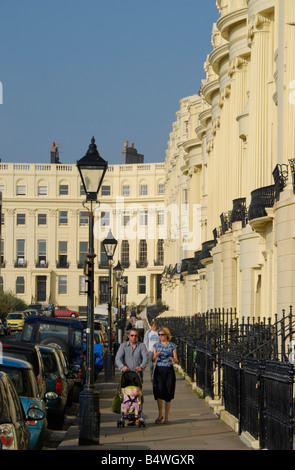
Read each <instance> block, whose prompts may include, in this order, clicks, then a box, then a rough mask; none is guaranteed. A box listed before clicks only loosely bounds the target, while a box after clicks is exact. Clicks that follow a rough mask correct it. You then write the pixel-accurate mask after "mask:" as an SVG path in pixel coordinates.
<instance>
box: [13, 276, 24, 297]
mask: <svg viewBox="0 0 295 470" xmlns="http://www.w3.org/2000/svg"><path fill="white" fill-rule="evenodd" d="M15 291H16V293H17V294H24V293H25V278H24V277H22V276H18V277H17V278H16V285H15Z"/></svg>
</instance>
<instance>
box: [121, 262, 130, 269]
mask: <svg viewBox="0 0 295 470" xmlns="http://www.w3.org/2000/svg"><path fill="white" fill-rule="evenodd" d="M121 266H122V268H124V269H127V268H129V266H130V261H121Z"/></svg>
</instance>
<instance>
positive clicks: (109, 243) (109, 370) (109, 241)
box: [103, 230, 118, 382]
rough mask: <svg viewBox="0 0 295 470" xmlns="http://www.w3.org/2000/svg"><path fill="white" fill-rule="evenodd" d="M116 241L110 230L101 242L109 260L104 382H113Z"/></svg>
mask: <svg viewBox="0 0 295 470" xmlns="http://www.w3.org/2000/svg"><path fill="white" fill-rule="evenodd" d="M117 244H118V242H117V240H116V239H115V238H114V237H113V235H112V232H111V230H110V231H109V233H108V236H107V238H106V239H105V240H104V241H103V246H104V249H105V252H106V255H107V258H108V260H109V301H108V350H107V353H106V356H105V367H104V371H105V381H106V382H111V381H112V380H113V376H114V374H113V360H112V349H113V348H112V260H113V256H114V253H115V251H116V248H117Z"/></svg>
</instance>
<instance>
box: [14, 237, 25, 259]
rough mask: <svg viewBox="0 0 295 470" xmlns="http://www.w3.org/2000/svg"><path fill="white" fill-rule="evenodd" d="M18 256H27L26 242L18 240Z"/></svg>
mask: <svg viewBox="0 0 295 470" xmlns="http://www.w3.org/2000/svg"><path fill="white" fill-rule="evenodd" d="M16 254H17V256H25V240H16Z"/></svg>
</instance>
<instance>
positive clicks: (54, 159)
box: [50, 142, 60, 163]
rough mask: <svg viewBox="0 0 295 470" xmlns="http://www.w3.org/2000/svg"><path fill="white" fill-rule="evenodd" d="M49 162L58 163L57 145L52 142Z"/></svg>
mask: <svg viewBox="0 0 295 470" xmlns="http://www.w3.org/2000/svg"><path fill="white" fill-rule="evenodd" d="M50 163H60V161H59V152H58V147H57V146H56V145H55V142H52V144H51V149H50Z"/></svg>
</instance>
